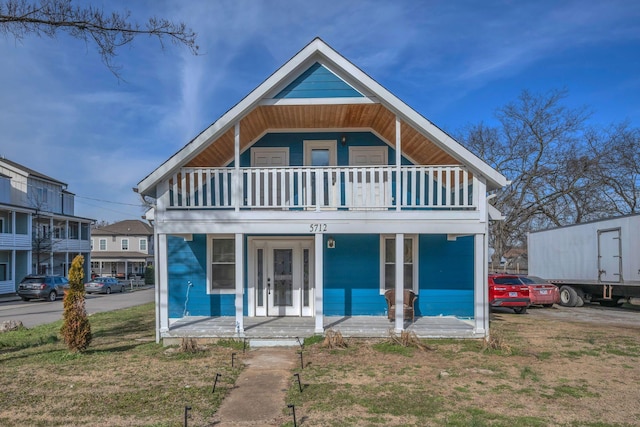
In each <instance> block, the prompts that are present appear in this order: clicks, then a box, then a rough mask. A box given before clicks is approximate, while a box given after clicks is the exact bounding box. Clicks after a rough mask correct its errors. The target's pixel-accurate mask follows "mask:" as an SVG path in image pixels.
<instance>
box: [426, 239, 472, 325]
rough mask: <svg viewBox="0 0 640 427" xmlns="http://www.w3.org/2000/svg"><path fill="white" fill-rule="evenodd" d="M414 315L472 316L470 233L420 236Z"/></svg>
mask: <svg viewBox="0 0 640 427" xmlns="http://www.w3.org/2000/svg"><path fill="white" fill-rule="evenodd" d="M419 241H420V249H419V257H420V267H419V270H418V274H419V280H420V294H419V296H418V306H419V307H418V309H417V314H418V315H421V316H438V315H455V316H461V317H473V314H474V313H473V271H474V253H473V246H474V245H473V236H466V237H458V239H457V240H456V241H448V240H447V236H446V235H442V234H438V235H431V234H427V235H421V236H420V239H419Z"/></svg>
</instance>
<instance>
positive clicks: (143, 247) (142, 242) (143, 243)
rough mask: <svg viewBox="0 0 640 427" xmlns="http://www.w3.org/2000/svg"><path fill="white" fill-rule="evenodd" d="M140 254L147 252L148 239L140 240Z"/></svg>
mask: <svg viewBox="0 0 640 427" xmlns="http://www.w3.org/2000/svg"><path fill="white" fill-rule="evenodd" d="M140 252H147V239H140Z"/></svg>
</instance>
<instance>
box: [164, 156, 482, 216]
mask: <svg viewBox="0 0 640 427" xmlns="http://www.w3.org/2000/svg"><path fill="white" fill-rule="evenodd" d="M168 184H169V189H168V190H169V191H168V192H167V193H166V196H165V201H164V202H165V206H166V207H167V209H236V208H237V209H252V210H257V209H272V210H273V209H278V210H317V211H319V210H349V211H350V210H392V209H393V210H396V209H398V207H399V209H401V210H477V208H478V189H479V183H478V180H477V178H476V177H475V176H472V174H471V173H470V172H469V171H468V170H467V169H466V168H464V167H461V166H402V167H400V168H397V167H396V166H372V167H343V166H338V167H303V166H299V167H297V166H293V167H286V168H279V167H270V168H240V169H239V170H236V169H234V168H182V169H181V170H180V171H179V172H178V173H176V174H174V175H173V176H172V177H171V178H170V179H169V181H168ZM397 185H399V186H400V188H399V197H396V189H397ZM397 199H399V200H397Z"/></svg>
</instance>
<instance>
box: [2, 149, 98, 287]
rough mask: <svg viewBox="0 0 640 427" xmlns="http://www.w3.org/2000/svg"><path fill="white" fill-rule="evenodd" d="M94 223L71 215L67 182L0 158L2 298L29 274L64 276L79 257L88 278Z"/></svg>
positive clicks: (70, 201)
mask: <svg viewBox="0 0 640 427" xmlns="http://www.w3.org/2000/svg"><path fill="white" fill-rule="evenodd" d="M93 221H94V220H92V219H89V218H81V217H77V216H75V215H74V194H73V193H70V192H69V191H68V190H67V184H65V183H64V182H61V181H58V180H56V179H53V178H51V177H48V176H46V175H43V174H41V173H39V172H36V171H34V170H32V169H29V168H27V167H25V166H22V165H20V164H18V163H15V162H13V161H10V160H8V159H5V158H0V294H3V293H12V292H15V290H16V285H17V284H18V283H19V282H20V280H21V279H22V278H23V277H24V276H25V275H27V274H31V273H39V274H57V275H63V276H66V275H67V272H68V269H69V266H70V264H71V261H73V258H74V257H75V256H76V255H78V254H81V255H83V256H84V257H85V274H88V273H89V263H90V261H91V260H90V256H91V248H90V236H91V234H90V233H91V231H90V225H91V223H92V222H93Z"/></svg>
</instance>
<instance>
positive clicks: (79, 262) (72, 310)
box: [60, 255, 92, 352]
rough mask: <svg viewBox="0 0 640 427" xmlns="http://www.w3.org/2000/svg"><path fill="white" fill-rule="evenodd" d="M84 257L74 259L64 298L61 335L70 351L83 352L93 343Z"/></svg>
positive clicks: (79, 256)
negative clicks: (86, 300) (85, 284)
mask: <svg viewBox="0 0 640 427" xmlns="http://www.w3.org/2000/svg"><path fill="white" fill-rule="evenodd" d="M83 264H84V257H83V256H82V255H78V256H76V257H75V258H74V259H73V262H72V263H71V268H70V269H69V290H68V291H67V292H65V296H64V313H63V323H62V328H60V334H61V335H62V338H63V339H64V342H65V343H66V344H67V347H68V348H69V350H71V351H73V352H82V351H84V350H86V349H87V347H89V344H90V343H91V338H92V337H91V325H90V324H89V318H88V317H87V310H86V308H85V301H84V280H83V279H84V269H83Z"/></svg>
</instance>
